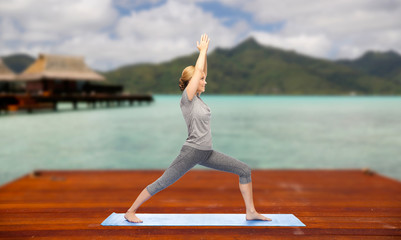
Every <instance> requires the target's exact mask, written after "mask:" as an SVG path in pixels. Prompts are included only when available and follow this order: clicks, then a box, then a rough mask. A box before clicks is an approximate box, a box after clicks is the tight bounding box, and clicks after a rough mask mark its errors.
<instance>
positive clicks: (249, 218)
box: [246, 212, 271, 221]
mask: <svg viewBox="0 0 401 240" xmlns="http://www.w3.org/2000/svg"><path fill="white" fill-rule="evenodd" d="M246 220H247V221H252V220H261V221H271V219H270V218H267V217H265V216H263V215H262V214H259V213H257V212H247V213H246Z"/></svg>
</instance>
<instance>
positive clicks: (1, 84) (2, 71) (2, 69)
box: [0, 58, 16, 94]
mask: <svg viewBox="0 0 401 240" xmlns="http://www.w3.org/2000/svg"><path fill="white" fill-rule="evenodd" d="M15 79H16V75H15V73H14V72H13V71H12V70H11V69H9V68H8V67H7V66H6V65H5V64H4V63H3V60H2V59H1V58H0V94H4V93H9V92H11V91H13V82H15Z"/></svg>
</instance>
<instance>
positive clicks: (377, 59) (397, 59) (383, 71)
mask: <svg viewBox="0 0 401 240" xmlns="http://www.w3.org/2000/svg"><path fill="white" fill-rule="evenodd" d="M338 62H339V63H342V64H344V65H346V66H350V67H352V68H354V69H358V70H359V71H361V72H364V73H367V74H370V75H373V76H377V77H381V78H386V79H390V80H392V81H393V82H395V83H399V84H401V56H400V55H398V54H397V53H396V52H394V51H388V52H384V53H382V52H373V51H369V52H367V53H365V54H364V55H363V56H362V57H360V58H358V59H355V60H353V61H350V60H341V61H338Z"/></svg>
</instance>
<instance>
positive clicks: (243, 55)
mask: <svg viewBox="0 0 401 240" xmlns="http://www.w3.org/2000/svg"><path fill="white" fill-rule="evenodd" d="M197 56H198V54H197V53H194V54H191V55H189V56H183V57H179V58H176V59H173V60H171V61H168V62H164V63H160V64H134V65H127V66H123V67H120V68H118V69H115V70H112V71H108V72H103V73H102V74H103V75H105V76H106V78H107V79H108V82H109V83H111V84H121V85H123V86H124V87H125V89H126V90H127V91H129V92H131V93H163V94H179V93H180V90H179V88H178V79H179V77H180V75H181V72H182V70H183V69H184V68H185V67H186V66H188V65H194V64H195V61H196V58H197ZM3 61H4V62H5V63H6V64H7V65H8V66H9V67H10V68H11V69H12V70H13V71H15V72H17V73H19V72H22V71H23V70H24V69H25V68H26V67H27V66H29V65H30V64H31V63H32V62H33V61H34V58H32V57H30V56H28V55H24V54H18V55H11V56H7V57H3ZM208 67H209V68H208V78H207V82H208V84H207V87H206V91H207V93H212V94H289V95H291V94H294V95H295V94H299V95H300V94H312V95H326V94H336V95H347V94H350V93H352V94H366V95H368V94H377V95H386V94H397V95H399V94H401V56H400V55H398V54H397V53H395V52H385V53H380V52H367V53H366V54H365V55H363V56H362V57H360V58H358V59H356V60H340V61H329V60H324V59H318V58H312V57H309V56H305V55H302V54H298V53H296V52H294V51H285V50H281V49H278V48H273V47H268V46H262V45H260V44H258V43H257V42H256V41H255V40H254V39H253V38H249V39H247V40H246V41H244V42H242V43H241V44H239V45H238V46H236V47H234V48H231V49H223V48H217V49H216V50H214V51H213V52H211V53H209V55H208Z"/></svg>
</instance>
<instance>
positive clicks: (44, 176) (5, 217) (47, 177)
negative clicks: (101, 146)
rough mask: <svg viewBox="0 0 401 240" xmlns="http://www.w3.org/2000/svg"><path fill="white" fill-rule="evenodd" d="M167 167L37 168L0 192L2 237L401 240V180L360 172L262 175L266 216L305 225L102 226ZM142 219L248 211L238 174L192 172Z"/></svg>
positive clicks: (257, 190) (256, 175)
mask: <svg viewBox="0 0 401 240" xmlns="http://www.w3.org/2000/svg"><path fill="white" fill-rule="evenodd" d="M161 174H162V171H158V170H148V171H134V170H132V171H129V170H127V171H106V170H105V171H100V170H98V171H36V172H34V173H32V174H29V175H26V176H23V177H21V178H19V179H17V180H15V181H13V182H11V183H8V184H6V185H4V186H2V187H0V239H31V238H34V239H37V238H39V239H132V238H134V239H284V240H285V239H316V240H321V239H364V240H370V239H381V240H386V239H401V182H399V181H396V180H393V179H390V178H387V177H383V176H381V175H377V174H374V173H371V172H369V171H366V172H363V171H360V170H254V171H253V175H252V178H253V187H254V198H255V205H256V207H257V209H258V210H259V212H261V213H292V214H295V216H297V217H298V218H299V219H300V220H301V221H302V222H303V223H305V224H306V227H268V228H266V227H162V226H161V227H104V226H101V225H100V224H101V222H102V221H103V220H104V219H105V218H106V217H107V216H108V215H109V214H111V213H112V212H125V211H126V210H127V208H128V207H129V206H130V205H131V203H132V201H133V200H134V199H135V197H136V196H137V195H138V194H139V192H140V191H141V190H142V189H143V188H144V187H145V186H147V185H148V184H149V183H151V182H152V181H154V180H155V179H157V178H158V177H159V176H160V175H161ZM140 212H142V213H243V212H244V205H243V200H242V198H241V194H240V192H239V190H238V179H237V176H235V175H232V174H230V173H223V172H217V171H205V170H192V171H190V172H188V173H187V174H186V175H185V176H184V177H183V178H181V179H180V180H179V181H177V182H176V183H175V184H174V185H172V186H171V187H169V188H168V189H166V190H164V191H162V192H160V193H158V194H157V195H156V196H154V197H153V198H151V199H150V200H149V201H148V202H146V203H145V204H144V205H143V206H142V208H140Z"/></svg>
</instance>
